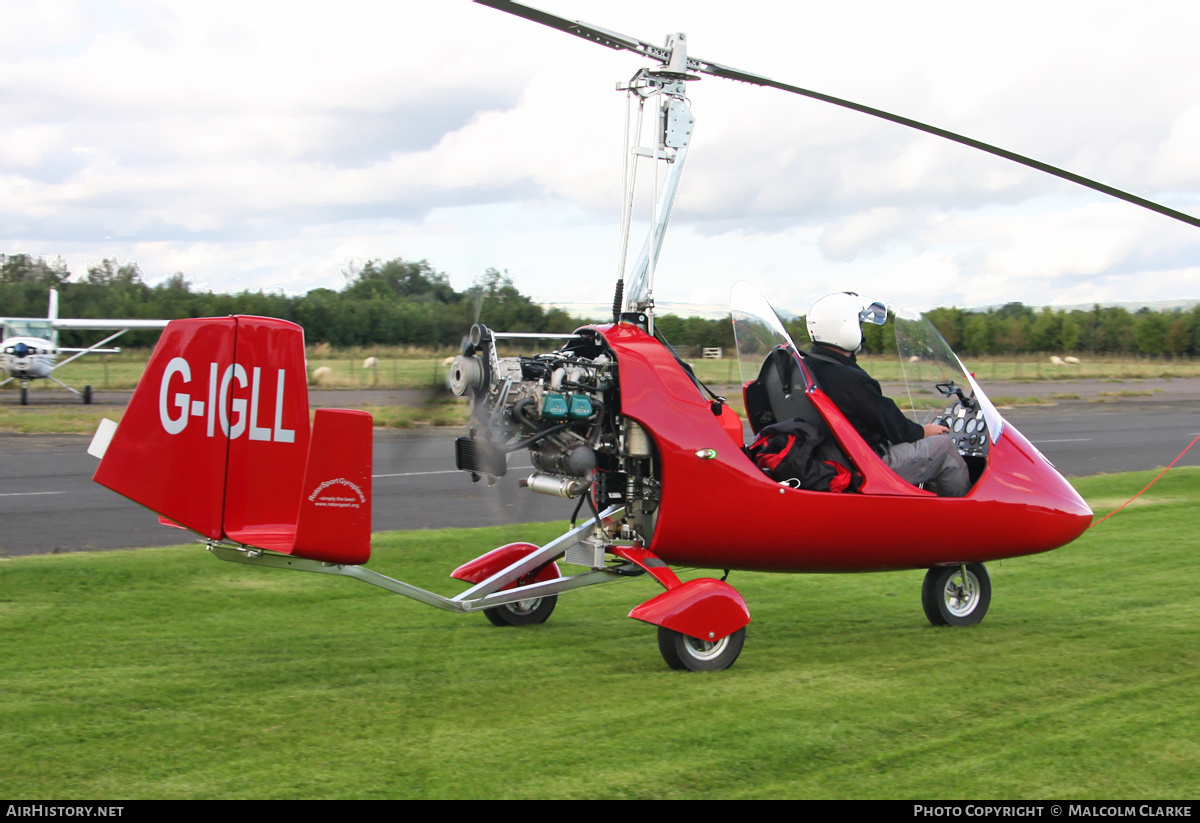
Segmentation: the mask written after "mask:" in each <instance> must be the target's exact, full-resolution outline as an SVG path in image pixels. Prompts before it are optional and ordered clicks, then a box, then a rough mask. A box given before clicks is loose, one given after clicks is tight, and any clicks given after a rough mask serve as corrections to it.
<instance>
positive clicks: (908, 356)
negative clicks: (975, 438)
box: [895, 306, 1004, 443]
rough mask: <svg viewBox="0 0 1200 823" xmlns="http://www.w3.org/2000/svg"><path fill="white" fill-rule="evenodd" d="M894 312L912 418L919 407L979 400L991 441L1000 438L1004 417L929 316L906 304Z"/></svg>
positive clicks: (966, 404)
mask: <svg viewBox="0 0 1200 823" xmlns="http://www.w3.org/2000/svg"><path fill="white" fill-rule="evenodd" d="M895 314H896V351H897V353H898V354H899V355H900V368H901V371H902V372H903V374H904V382H905V384H906V386H907V389H908V398H909V405H910V407H911V408H912V409H913V415H914V418H915V417H917V409H918V407H925V408H926V409H928V408H941V407H942V406H943V405H945V404H947V403H951V402H954V401H956V400H957V401H959V402H961V404H962V405H964V406H972V405H974V404H978V406H979V409H980V411H981V412H982V413H983V417H984V419H985V420H986V421H987V431H988V434H989V435H990V437H991V440H992V442H993V443H995V442H996V441H997V440H999V439H1000V435H1001V433H1002V431H1003V427H1004V420H1003V418H1001V417H1000V413H999V412H997V411H996V407H995V406H993V405H992V402H991V401H990V400H988V398H987V395H985V394H984V393H983V389H981V388H979V384H978V383H976V382H975V378H974V377H972V376H971V374H970V372H968V371H967V369H966V366H964V365H963V364H962V361H961V360H959V359H958V356H957V355H956V354H955V353H954V352H953V351H952V350H951V349H950V345H949V344H948V343H947V342H946V340H945V338H943V337H942V335H941V333H940V332H939V331H938V330H937V328H936V327H935V326H934V325H933V323H931V322H930V321H929V318H927V317H925V316H924V315H923V314H921V313H920V312H919V311H917V310H916V309H913V308H909V307H908V306H902V307H900V308H898V309H897V310H896V313H895ZM918 422H919V421H918Z"/></svg>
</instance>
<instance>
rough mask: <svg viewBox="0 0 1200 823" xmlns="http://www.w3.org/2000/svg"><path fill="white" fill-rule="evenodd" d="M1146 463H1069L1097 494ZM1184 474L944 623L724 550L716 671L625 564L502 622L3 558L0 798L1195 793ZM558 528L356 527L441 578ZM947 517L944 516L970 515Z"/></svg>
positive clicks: (1190, 509) (904, 580) (196, 556)
mask: <svg viewBox="0 0 1200 823" xmlns="http://www.w3.org/2000/svg"><path fill="white" fill-rule="evenodd" d="M1151 476H1152V475H1151V473H1148V472H1146V473H1139V474H1130V475H1112V476H1106V477H1104V476H1102V477H1095V478H1087V479H1083V480H1079V481H1077V485H1078V486H1079V488H1080V489H1081V491H1082V492H1083V493H1084V494H1085V496H1087V497H1088V498H1089V499H1091V500H1093V501H1095V503H1096V507H1097V509H1098V510H1101V511H1102V510H1103V509H1106V508H1111V507H1115V506H1116V505H1118V504H1119V502H1121V501H1123V500H1125V499H1126V498H1128V497H1129V496H1130V495H1132V494H1133V493H1134V492H1136V491H1137V490H1138V489H1140V488H1141V487H1142V485H1144V484H1145V482H1147V481H1148V480H1149V478H1150V477H1151ZM1198 493H1200V470H1196V469H1182V470H1174V471H1172V472H1171V473H1169V474H1168V475H1167V476H1166V477H1164V478H1163V480H1162V481H1160V483H1159V484H1158V485H1157V486H1155V487H1154V488H1153V489H1152V490H1151V491H1150V492H1148V493H1147V494H1146V495H1145V496H1144V499H1145V500H1146V502H1145V503H1144V504H1142V505H1139V506H1136V507H1132V506H1131V507H1130V508H1129V509H1127V510H1126V511H1124V512H1122V513H1120V514H1119V515H1117V516H1116V517H1114V518H1113V519H1112V520H1110V521H1107V522H1106V523H1103V524H1100V525H1099V526H1097V527H1096V528H1095V529H1094V530H1093V531H1091V532H1089V533H1087V534H1085V535H1084V536H1083V537H1082V538H1081V539H1080V540H1078V541H1077V542H1076V543H1074V544H1072V545H1071V546H1069V547H1066V548H1063V549H1060V550H1058V551H1056V552H1051V553H1048V554H1043V555H1037V556H1034V557H1027V558H1020V559H1014V560H1009V561H1005V562H1003V563H997V564H991V572H992V580H993V586H994V592H995V595H994V600H993V603H992V609H991V612H990V614H989V615H988V617H987V619H986V620H985V621H984V622H983V623H981V624H980V625H979V626H976V627H971V628H968V629H936V628H933V627H931V626H929V625H928V624H927V623H926V621H925V619H924V617H923V616H922V614H921V608H920V602H919V601H920V595H919V592H920V581H921V576H922V575H921V573H920V572H899V573H890V574H878V575H834V576H789V575H767V574H746V573H734V574H733V576H732V577H731V580H730V582H731V583H733V584H734V585H735V586H737V588H738V590H739V591H740V592H741V593H742V594H743V596H744V597H745V598H746V600H747V602H748V604H749V606H750V609H751V612H752V614H753V616H754V622H752V623H751V625H750V628H749V632H748V636H747V643H746V649H745V651H744V652H743V654H742V657H741V659H740V660H739V661H738V662H737V664H736V665H735V666H734V667H733V668H731V669H730V670H728V671H726V672H719V673H713V674H707V675H696V674H692V673H686V672H672V671H670V670H668V669H667V668H666V666H665V665H664V664H663V662H662V661H661V659H660V657H659V654H658V651H657V648H656V645H655V641H654V630H653V629H652V628H651V627H649V626H646V625H644V624H641V623H638V622H635V621H632V620H628V619H626V618H625V616H624V615H625V614H626V613H627V612H628V610H629V609H630V608H632V607H633V606H634V605H636V604H638V603H640V602H642V601H644V600H646V599H647V598H649V597H651V596H653V595H654V594H656V593H657V591H658V590H657V588H656V587H655V586H654V585H653V584H652V583H650V582H649V581H647V580H646V579H644V578H641V579H638V580H634V581H632V582H629V583H628V584H625V585H614V586H605V587H599V588H592V589H587V590H584V591H580V592H573V593H570V594H567V595H564V596H563V597H562V598H561V600H560V602H559V605H558V609H557V611H556V612H555V614H554V615H553V616H552V617H551V618H550V620H549V622H547V623H546V624H544V625H541V626H536V627H530V628H526V629H514V630H506V629H496V628H494V627H492V626H491V625H490V624H489V623H487V621H486V620H484V619H483V618H482V617H481V616H479V615H471V616H462V615H454V614H449V613H446V612H441V611H438V610H435V609H431V608H428V607H425V606H421V605H420V604H417V603H415V602H413V601H409V600H406V599H403V598H400V597H396V596H393V595H389V594H387V593H385V592H382V591H381V590H378V589H375V588H372V587H369V586H365V585H362V584H359V583H355V582H353V581H349V580H338V579H330V578H326V577H324V576H320V575H308V574H299V573H292V572H285V571H272V570H265V569H251V568H245V567H242V566H239V565H235V564H225V563H221V562H219V561H217V560H215V559H213V558H211V557H208V556H206V554H205V552H204V551H203V549H201V548H200V547H198V546H195V545H192V546H184V547H178V548H171V549H143V550H138V551H118V552H103V553H85V554H66V555H45V556H38V557H22V558H13V559H6V560H2V561H0V677H2V678H3V682H4V684H5V688H4V689H3V690H0V795H4V796H9V797H54V798H58V799H60V800H67V799H71V798H97V797H99V798H113V799H118V798H120V799H125V798H159V797H167V798H214V797H216V798H226V797H228V798H244V797H251V798H345V797H355V798H359V797H361V798H450V797H456V798H457V797H489V798H492V797H495V798H506V797H507V798H533V797H555V798H745V797H787V798H807V797H865V798H923V799H939V798H969V799H978V800H982V799H987V798H1004V799H1022V798H1036V799H1056V798H1063V799H1089V798H1092V799H1094V798H1126V799H1132V798H1154V799H1162V800H1167V799H1187V798H1193V797H1195V792H1196V765H1195V764H1196V762H1197V760H1198V759H1200V742H1198V741H1200V718H1198V715H1197V713H1196V711H1195V696H1196V694H1197V689H1198V687H1200V667H1198V663H1200V651H1198V645H1197V643H1196V640H1197V630H1196V626H1197V620H1198V618H1200V614H1198V606H1200V595H1198V594H1197V592H1196V588H1195V586H1193V585H1192V584H1191V581H1190V577H1189V576H1188V575H1187V574H1186V573H1181V570H1186V569H1187V568H1191V567H1192V565H1194V545H1193V541H1192V540H1191V539H1190V537H1188V535H1191V534H1194V533H1195V531H1196V529H1197V527H1198V526H1200V513H1198V508H1197V507H1196V506H1195V502H1194V501H1195V500H1196V497H1197V494H1198ZM559 530H561V524H559V525H557V526H556V525H554V524H542V525H534V526H523V527H509V528H504V529H498V528H497V529H476V530H445V531H424V532H408V533H393V534H384V535H377V536H376V542H375V556H374V559H373V561H372V563H371V567H372V568H374V569H376V570H378V571H380V572H383V573H384V574H389V575H391V576H393V577H399V578H401V579H404V580H406V581H409V582H412V583H414V584H416V585H419V586H422V587H425V588H430V589H434V590H437V591H440V592H443V593H447V594H448V593H452V592H454V591H457V590H458V589H457V587H456V585H455V584H454V583H453V581H450V580H449V579H448V578H447V576H446V575H447V573H448V571H449V570H450V569H452V568H453V567H454V566H456V565H457V564H459V563H461V562H463V561H465V560H467V559H469V558H471V557H474V556H476V555H478V554H480V553H482V552H484V551H486V550H488V549H490V548H492V547H494V546H496V545H500V544H502V543H504V542H508V541H511V540H516V539H522V540H527V539H528V540H533V541H535V542H544V541H545V540H547V539H548V538H549V537H550V536H551V535H553V534H556V533H557V532H558V531H559ZM955 539H965V536H963V535H957V536H955Z"/></svg>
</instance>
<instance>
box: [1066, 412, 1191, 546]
mask: <svg viewBox="0 0 1200 823" xmlns="http://www.w3.org/2000/svg"><path fill="white" fill-rule="evenodd" d="M1197 440H1200V434H1198V435H1196V436H1195V437H1193V438H1192V442H1191V443H1188V444H1187V446H1185V447H1184V449H1183V451H1181V452H1180V453H1179V457H1176V458H1175V459H1174V460H1172V461H1171V465H1170V466H1167V468H1165V469H1163V470H1162V471H1160V472H1159V473H1158V477H1155V478H1154V479H1153V480H1151V481H1150V482H1149V483H1147V484H1146V489H1148V488H1150V487H1151V486H1153V485H1154V484H1155V483H1157V482H1158V478H1159V477H1162V476H1163V475H1164V474H1166V473H1167V472H1168V471H1170V469H1171V468H1172V467H1173V466H1174V465H1175V464H1176V463H1178V462H1179V460H1180V458H1182V457H1183V456H1184V455H1185V454H1187V452H1188V449H1190V448H1191V447H1192V446H1194V445H1196V441H1197ZM1146 489H1142V491H1140V492H1138V493H1137V494H1135V495H1134V496H1133V497H1131V498H1129V499H1128V500H1126V501H1125V502H1124V503H1122V504H1121V505H1120V506H1118V507H1117V508H1115V509H1113V510H1112V511H1110V512H1109V513H1108V514H1106V515H1104V516H1103V517H1101V518H1100V519H1099V520H1096V521H1093V522H1092V526H1095V525H1096V524H1097V523H1103V522H1104V521H1105V520H1107V519H1108V518H1110V517H1112V516H1113V515H1114V514H1116V513H1117V512H1119V511H1120V510H1121V509H1123V508H1125V507H1126V506H1128V505H1129V504H1130V503H1132V502H1133V501H1134V500H1137V499H1138V498H1139V497H1141V496H1142V493H1143V492H1145V491H1146ZM1092 526H1088V528H1089V529H1090V528H1091V527H1092Z"/></svg>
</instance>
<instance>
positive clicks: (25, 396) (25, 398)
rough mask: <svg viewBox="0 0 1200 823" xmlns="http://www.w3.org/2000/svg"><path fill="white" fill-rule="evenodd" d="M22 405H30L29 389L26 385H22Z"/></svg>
mask: <svg viewBox="0 0 1200 823" xmlns="http://www.w3.org/2000/svg"><path fill="white" fill-rule="evenodd" d="M21 405H22V406H28V405H29V389H27V388H25V387H24V386H22V387H21Z"/></svg>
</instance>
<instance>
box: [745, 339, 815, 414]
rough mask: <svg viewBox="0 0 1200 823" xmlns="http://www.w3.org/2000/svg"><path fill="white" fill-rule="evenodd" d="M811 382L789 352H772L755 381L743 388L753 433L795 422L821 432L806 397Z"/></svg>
mask: <svg viewBox="0 0 1200 823" xmlns="http://www.w3.org/2000/svg"><path fill="white" fill-rule="evenodd" d="M812 382H813V380H812V375H811V374H809V373H808V370H807V369H805V368H804V366H803V364H802V363H801V362H800V361H799V360H797V359H796V356H795V355H794V354H793V353H792V351H791V350H790V349H787V348H785V347H784V346H776V347H775V348H773V349H771V351H770V353H769V354H768V355H767V358H766V360H764V361H763V365H762V369H760V370H759V373H758V378H757V379H755V380H753V381H751V382H750V383H748V384H746V388H745V391H744V394H745V401H746V416H747V417H748V418H749V419H750V428H751V429H753V431H754V433H755V434H758V432H759V431H761V430H762V429H763V428H765V427H766V426H769V425H771V424H772V423H778V422H780V421H782V420H795V419H797V418H799V419H800V420H803V421H804V422H806V423H811V424H812V425H813V426H816V427H817V429H818V430H819V431H824V430H825V421H824V420H823V419H822V418H821V413H820V412H818V411H817V409H816V407H815V406H813V404H812V401H811V400H809V398H808V394H807V390H808V387H809V386H810V385H812Z"/></svg>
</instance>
